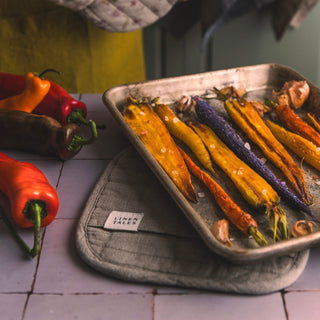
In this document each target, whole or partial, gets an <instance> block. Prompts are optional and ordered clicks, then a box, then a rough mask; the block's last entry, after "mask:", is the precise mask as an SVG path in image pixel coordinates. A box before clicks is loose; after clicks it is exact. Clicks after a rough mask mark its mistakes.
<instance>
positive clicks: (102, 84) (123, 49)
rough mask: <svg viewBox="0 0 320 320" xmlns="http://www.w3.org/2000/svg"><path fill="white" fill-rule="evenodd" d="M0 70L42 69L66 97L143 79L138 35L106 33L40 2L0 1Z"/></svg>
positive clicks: (101, 90) (77, 17)
mask: <svg viewBox="0 0 320 320" xmlns="http://www.w3.org/2000/svg"><path fill="white" fill-rule="evenodd" d="M0 43H1V46H0V72H8V73H14V74H25V73H27V72H28V71H33V72H41V71H42V70H44V69H47V68H53V69H56V70H59V71H60V73H61V74H60V76H59V75H55V74H50V76H49V74H48V75H47V77H48V78H50V79H51V80H53V81H55V82H56V83H58V84H59V85H61V86H62V87H64V88H65V89H66V90H67V91H68V92H70V93H102V92H104V91H105V90H106V89H108V88H110V87H112V86H115V85H118V84H123V83H129V82H136V81H143V80H145V66H144V56H143V43H142V31H141V30H137V31H132V32H128V33H111V32H107V31H104V30H101V29H99V28H98V27H96V26H94V25H93V24H91V23H90V22H88V21H87V20H85V19H84V18H83V17H81V16H80V15H79V14H78V13H77V12H74V11H71V10H69V9H66V8H64V7H60V6H57V5H54V4H52V3H50V2H47V1H44V0H1V4H0Z"/></svg>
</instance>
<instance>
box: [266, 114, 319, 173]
mask: <svg viewBox="0 0 320 320" xmlns="http://www.w3.org/2000/svg"><path fill="white" fill-rule="evenodd" d="M266 123H267V125H268V127H269V128H270V130H271V132H272V133H273V134H274V136H275V137H276V138H277V139H278V140H279V141H280V142H281V143H283V144H284V145H285V146H287V147H288V148H289V149H290V150H292V151H293V152H294V153H295V154H297V155H298V156H299V157H300V158H301V159H303V160H304V161H305V162H307V163H309V164H310V165H311V166H312V167H314V168H316V169H317V170H319V171H320V147H318V146H316V145H315V144H314V143H313V142H311V141H309V140H307V139H305V138H303V137H301V136H300V135H298V134H295V133H293V132H290V131H288V130H286V129H284V128H283V127H280V126H279V125H277V124H275V123H274V122H272V121H270V120H266Z"/></svg>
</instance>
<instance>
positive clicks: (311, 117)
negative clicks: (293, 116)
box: [307, 113, 320, 132]
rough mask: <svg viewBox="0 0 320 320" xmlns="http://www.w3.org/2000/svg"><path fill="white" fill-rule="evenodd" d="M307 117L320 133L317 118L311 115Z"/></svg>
mask: <svg viewBox="0 0 320 320" xmlns="http://www.w3.org/2000/svg"><path fill="white" fill-rule="evenodd" d="M307 117H308V119H309V120H310V121H311V123H312V124H313V125H314V127H315V128H316V130H317V132H320V123H319V122H318V120H316V118H315V116H313V115H312V114H311V113H307Z"/></svg>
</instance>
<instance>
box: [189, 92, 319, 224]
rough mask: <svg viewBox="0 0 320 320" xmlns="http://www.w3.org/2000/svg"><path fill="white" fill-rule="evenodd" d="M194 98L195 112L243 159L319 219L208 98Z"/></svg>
mask: <svg viewBox="0 0 320 320" xmlns="http://www.w3.org/2000/svg"><path fill="white" fill-rule="evenodd" d="M192 99H193V100H195V101H196V105H195V112H196V114H197V116H198V118H199V120H200V121H201V122H203V123H204V124H206V125H207V126H208V127H210V128H211V129H212V130H213V131H214V132H215V133H216V134H217V136H218V137H219V138H220V139H221V140H222V141H223V142H224V143H225V144H226V145H227V146H229V148H230V149H232V150H233V151H234V153H235V154H236V155H237V156H238V157H239V158H240V159H241V160H242V161H244V162H246V163H248V164H249V165H250V166H251V167H252V168H253V169H254V170H255V171H257V172H258V173H259V174H260V175H261V176H262V177H263V178H265V179H266V180H267V181H268V182H269V183H270V184H271V185H272V186H273V188H274V189H275V190H276V191H277V192H278V193H279V195H280V196H282V197H283V198H285V199H286V200H287V201H288V202H289V204H290V205H292V206H294V207H295V208H298V209H300V210H301V211H303V212H305V213H307V214H308V215H309V216H311V217H312V219H313V220H315V221H316V220H317V218H316V217H315V215H314V212H313V211H312V210H311V208H310V207H308V206H307V205H306V204H305V203H304V202H303V201H302V200H300V199H299V198H298V197H297V196H296V195H295V194H293V193H292V192H291V191H290V190H289V189H288V188H287V187H286V185H284V184H282V183H281V182H280V181H279V180H278V178H277V177H276V176H275V175H274V174H273V173H272V172H271V171H270V170H269V169H268V167H267V166H266V165H264V164H263V162H262V161H261V160H260V159H259V158H258V157H257V156H256V155H255V154H254V153H253V152H252V151H251V150H250V149H248V148H247V147H246V145H245V142H244V141H243V140H242V138H241V137H240V136H239V135H238V133H237V132H236V131H235V130H234V129H233V128H232V127H231V125H230V124H229V123H228V122H227V121H226V120H225V119H224V118H223V117H221V116H220V115H219V114H218V112H217V111H216V110H215V109H214V108H213V107H212V106H211V105H210V104H209V103H208V102H207V101H206V100H204V99H202V98H201V97H199V96H193V97H192Z"/></svg>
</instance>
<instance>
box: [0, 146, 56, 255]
mask: <svg viewBox="0 0 320 320" xmlns="http://www.w3.org/2000/svg"><path fill="white" fill-rule="evenodd" d="M0 191H1V192H2V193H4V194H5V195H6V196H7V197H8V199H9V202H10V209H11V215H12V218H13V221H14V222H15V223H16V224H17V225H18V226H20V227H22V228H30V227H33V228H34V246H33V248H32V249H30V248H29V247H28V246H27V244H26V243H25V242H24V241H23V239H22V238H21V237H20V235H19V234H18V232H17V231H16V230H15V228H14V226H13V225H12V224H11V221H10V220H9V219H8V218H7V216H6V215H5V214H4V212H3V210H1V208H0V212H1V215H2V217H3V219H4V221H5V222H6V223H7V225H8V226H9V228H10V229H11V231H13V233H14V235H15V236H16V238H17V240H18V241H19V243H20V244H21V245H22V246H23V247H24V249H26V250H27V252H28V253H29V254H30V255H31V256H32V257H35V256H36V255H37V254H38V253H39V243H40V228H41V227H44V226H47V225H49V224H50V223H51V222H52V221H53V219H54V218H55V216H56V214H57V212H58V208H59V200H58V195H57V192H56V190H55V189H54V188H53V187H52V186H51V185H50V183H49V181H48V180H47V178H46V177H45V175H44V174H43V173H42V171H40V170H39V169H38V168H37V167H36V166H34V165H33V164H31V163H28V162H21V161H18V160H15V159H13V158H11V157H9V156H7V155H5V154H4V153H2V152H0Z"/></svg>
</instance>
